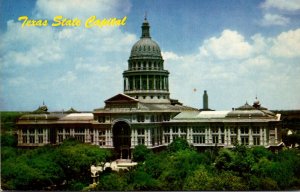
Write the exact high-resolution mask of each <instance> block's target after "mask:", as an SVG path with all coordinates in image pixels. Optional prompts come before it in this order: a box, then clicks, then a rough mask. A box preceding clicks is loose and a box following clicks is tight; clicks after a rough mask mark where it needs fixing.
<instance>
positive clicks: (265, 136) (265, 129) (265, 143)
mask: <svg viewBox="0 0 300 192" xmlns="http://www.w3.org/2000/svg"><path fill="white" fill-rule="evenodd" d="M264 145H268V141H267V128H266V127H264Z"/></svg>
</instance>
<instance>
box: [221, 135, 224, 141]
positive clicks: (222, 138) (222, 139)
mask: <svg viewBox="0 0 300 192" xmlns="http://www.w3.org/2000/svg"><path fill="white" fill-rule="evenodd" d="M221 143H225V140H224V135H222V136H221Z"/></svg>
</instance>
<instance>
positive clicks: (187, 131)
mask: <svg viewBox="0 0 300 192" xmlns="http://www.w3.org/2000/svg"><path fill="white" fill-rule="evenodd" d="M190 136H191V133H190V128H189V127H187V128H186V140H187V142H188V143H192V141H191V138H190Z"/></svg>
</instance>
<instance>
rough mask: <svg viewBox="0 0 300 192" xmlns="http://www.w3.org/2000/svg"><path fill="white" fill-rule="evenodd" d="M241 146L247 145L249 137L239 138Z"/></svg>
mask: <svg viewBox="0 0 300 192" xmlns="http://www.w3.org/2000/svg"><path fill="white" fill-rule="evenodd" d="M241 143H242V145H249V137H241Z"/></svg>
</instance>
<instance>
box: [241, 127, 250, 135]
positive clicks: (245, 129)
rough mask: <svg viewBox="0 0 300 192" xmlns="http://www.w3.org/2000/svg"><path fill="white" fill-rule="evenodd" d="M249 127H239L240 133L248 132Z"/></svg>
mask: <svg viewBox="0 0 300 192" xmlns="http://www.w3.org/2000/svg"><path fill="white" fill-rule="evenodd" d="M248 133H249V128H248V127H241V134H248Z"/></svg>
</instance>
